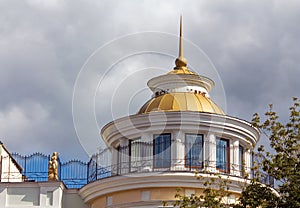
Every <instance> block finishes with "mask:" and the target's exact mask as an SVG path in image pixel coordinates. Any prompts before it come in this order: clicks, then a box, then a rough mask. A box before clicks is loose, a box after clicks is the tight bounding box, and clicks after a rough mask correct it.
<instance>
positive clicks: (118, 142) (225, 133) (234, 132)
mask: <svg viewBox="0 0 300 208" xmlns="http://www.w3.org/2000/svg"><path fill="white" fill-rule="evenodd" d="M148 86H149V88H150V90H151V91H152V92H153V94H152V97H151V98H150V99H149V100H148V101H147V102H146V103H145V104H144V105H143V106H142V107H141V108H140V109H139V110H138V112H137V113H136V114H134V115H130V116H126V117H123V118H120V119H117V120H114V121H112V122H110V123H108V124H106V125H105V126H104V127H103V128H102V130H101V135H102V138H103V139H104V141H105V142H106V144H107V145H108V147H109V149H110V151H111V154H112V156H111V165H110V167H101V168H107V169H109V171H110V177H106V178H103V179H100V180H95V181H94V182H91V183H89V184H87V185H86V186H84V187H83V188H82V189H81V190H80V195H81V197H82V198H83V199H84V201H85V202H86V203H87V204H89V206H90V207H91V208H95V207H143V208H147V207H149V208H150V207H151V208H153V207H160V206H162V201H172V200H174V196H175V193H176V189H177V188H181V190H182V193H183V194H192V193H201V192H202V191H203V189H204V186H203V183H202V182H203V181H201V180H200V181H199V180H197V179H196V177H195V171H197V172H199V175H201V176H202V177H203V178H209V177H214V176H213V175H210V174H209V173H210V172H213V173H219V174H220V175H221V176H222V177H226V178H228V180H229V181H230V182H231V185H230V189H229V190H230V192H231V195H230V198H228V199H225V200H231V202H234V200H236V198H237V197H238V196H239V194H240V193H241V190H242V187H241V186H240V183H241V181H243V178H244V176H245V175H246V174H249V173H250V167H251V152H252V150H253V148H254V146H255V145H256V143H257V141H258V139H259V136H260V135H259V130H258V129H257V128H254V127H253V126H251V124H250V123H249V122H247V121H244V120H241V119H239V118H235V117H231V116H228V115H226V114H225V113H224V111H223V110H222V109H221V108H220V107H219V106H218V105H217V104H216V103H215V102H213V101H212V99H211V98H210V95H209V92H210V90H211V89H212V88H213V87H214V82H213V81H212V80H211V79H209V78H207V77H204V76H201V75H198V74H197V73H195V72H193V71H191V70H189V68H188V65H187V60H186V59H185V58H184V56H183V44H182V21H180V38H179V56H178V58H177V59H176V60H175V67H174V68H173V69H172V70H171V71H170V72H168V73H167V74H164V75H161V76H158V77H154V78H152V79H151V80H149V81H148Z"/></svg>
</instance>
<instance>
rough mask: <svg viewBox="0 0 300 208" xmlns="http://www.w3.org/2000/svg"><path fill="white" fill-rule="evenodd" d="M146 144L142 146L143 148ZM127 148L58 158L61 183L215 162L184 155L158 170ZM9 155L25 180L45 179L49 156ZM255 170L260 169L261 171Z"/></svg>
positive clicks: (232, 168) (264, 177)
mask: <svg viewBox="0 0 300 208" xmlns="http://www.w3.org/2000/svg"><path fill="white" fill-rule="evenodd" d="M148 146H149V145H148ZM148 146H147V145H146V147H148ZM146 147H145V148H146ZM129 148H130V147H129V146H126V147H123V148H120V149H118V150H115V149H109V148H108V149H105V150H103V151H101V152H99V153H97V154H95V155H93V156H92V157H91V158H90V160H89V161H88V162H83V161H80V160H70V161H68V162H61V161H60V160H59V159H58V177H59V180H60V181H62V182H64V184H65V185H66V187H67V188H81V187H82V186H84V185H86V184H87V183H90V182H93V181H96V180H99V179H103V178H108V177H112V176H116V175H124V174H131V173H141V172H156V171H159V172H161V171H188V172H191V171H197V172H199V173H201V172H203V171H205V167H206V168H207V167H210V166H209V164H211V163H212V164H216V161H214V162H213V161H204V163H201V164H202V165H198V166H195V165H193V164H195V163H194V162H195V161H190V160H192V158H188V159H189V161H183V164H185V165H184V166H182V167H181V169H180V168H179V166H178V167H175V166H174V167H173V166H168V167H164V168H163V169H162V168H159V167H156V166H155V165H153V161H154V160H153V158H152V157H141V158H138V157H137V158H135V157H131V155H128V152H129ZM145 148H144V147H141V148H139V149H141V150H142V149H143V150H145ZM146 149H147V148H146ZM113 151H116V152H113ZM146 152H147V151H146ZM112 155H115V156H117V162H116V163H115V164H111V161H112ZM11 156H12V157H13V158H14V159H15V161H16V162H17V163H18V164H19V165H20V166H21V167H22V175H23V176H24V178H25V180H26V181H38V182H42V181H48V163H49V160H50V159H51V157H50V155H45V154H42V153H34V154H32V155H29V156H22V155H20V154H18V153H13V154H11ZM115 160H116V158H115ZM181 160H182V159H181ZM185 160H186V159H185ZM196 160H198V158H196ZM254 160H257V158H255V159H253V161H254ZM178 161H179V160H178V159H173V161H170V163H172V164H175V163H176V162H178ZM227 166H228V167H229V169H228V171H225V172H221V173H222V174H226V175H231V174H234V175H233V176H237V177H244V174H243V169H244V168H245V167H236V165H234V164H226V167H227ZM248 170H249V167H248ZM239 171H240V172H239ZM259 172H261V170H260V171H259ZM253 174H254V172H251V174H250V176H249V177H250V178H251V177H253ZM261 182H262V183H264V184H268V185H271V186H273V185H274V179H273V178H272V177H270V176H269V175H268V174H261Z"/></svg>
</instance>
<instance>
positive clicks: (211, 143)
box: [204, 133, 216, 172]
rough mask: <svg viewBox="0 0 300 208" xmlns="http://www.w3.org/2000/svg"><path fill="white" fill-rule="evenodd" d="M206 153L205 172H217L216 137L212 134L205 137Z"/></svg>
mask: <svg viewBox="0 0 300 208" xmlns="http://www.w3.org/2000/svg"><path fill="white" fill-rule="evenodd" d="M204 152H205V154H204V166H205V170H207V171H210V172H216V136H215V135H214V134H212V133H210V134H207V136H204Z"/></svg>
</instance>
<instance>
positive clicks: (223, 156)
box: [216, 139, 229, 172]
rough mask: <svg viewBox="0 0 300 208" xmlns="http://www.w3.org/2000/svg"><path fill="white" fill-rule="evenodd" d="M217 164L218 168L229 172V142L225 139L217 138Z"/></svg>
mask: <svg viewBox="0 0 300 208" xmlns="http://www.w3.org/2000/svg"><path fill="white" fill-rule="evenodd" d="M216 154H217V155H216V157H217V161H216V165H217V169H219V170H220V171H223V172H228V170H229V168H228V167H229V142H228V140H225V139H217V148H216Z"/></svg>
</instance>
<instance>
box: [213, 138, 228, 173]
mask: <svg viewBox="0 0 300 208" xmlns="http://www.w3.org/2000/svg"><path fill="white" fill-rule="evenodd" d="M218 140H219V141H224V142H226V149H225V150H226V154H225V156H226V161H225V164H224V165H223V166H224V167H225V169H222V168H218ZM222 162H223V161H220V163H222ZM216 169H217V170H218V171H220V172H223V173H230V140H229V139H225V138H217V139H216Z"/></svg>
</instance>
